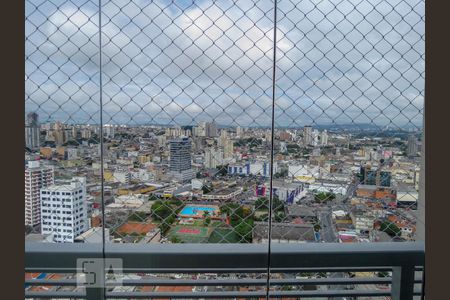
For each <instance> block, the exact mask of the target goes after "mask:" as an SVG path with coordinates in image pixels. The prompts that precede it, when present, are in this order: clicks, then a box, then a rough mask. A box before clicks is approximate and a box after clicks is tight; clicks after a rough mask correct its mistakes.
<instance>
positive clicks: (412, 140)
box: [406, 135, 418, 157]
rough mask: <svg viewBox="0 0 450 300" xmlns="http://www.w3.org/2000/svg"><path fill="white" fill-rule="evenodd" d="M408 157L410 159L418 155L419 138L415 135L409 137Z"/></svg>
mask: <svg viewBox="0 0 450 300" xmlns="http://www.w3.org/2000/svg"><path fill="white" fill-rule="evenodd" d="M406 151H407V153H406V154H407V155H408V156H409V157H413V156H416V155H417V151H418V147H417V138H416V137H415V136H414V135H410V136H408V144H407V149H406Z"/></svg>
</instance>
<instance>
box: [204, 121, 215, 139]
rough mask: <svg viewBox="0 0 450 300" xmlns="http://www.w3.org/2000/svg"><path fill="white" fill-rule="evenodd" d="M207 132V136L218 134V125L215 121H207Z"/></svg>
mask: <svg viewBox="0 0 450 300" xmlns="http://www.w3.org/2000/svg"><path fill="white" fill-rule="evenodd" d="M205 134H206V136H207V137H216V136H217V126H216V123H215V122H211V123H206V127H205Z"/></svg>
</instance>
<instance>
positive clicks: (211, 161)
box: [205, 148, 223, 169]
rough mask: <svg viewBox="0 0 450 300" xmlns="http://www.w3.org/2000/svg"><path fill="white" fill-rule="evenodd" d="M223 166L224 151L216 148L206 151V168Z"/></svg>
mask: <svg viewBox="0 0 450 300" xmlns="http://www.w3.org/2000/svg"><path fill="white" fill-rule="evenodd" d="M221 165H223V150H222V149H215V148H206V149H205V168H208V169H213V168H216V167H217V166H221Z"/></svg>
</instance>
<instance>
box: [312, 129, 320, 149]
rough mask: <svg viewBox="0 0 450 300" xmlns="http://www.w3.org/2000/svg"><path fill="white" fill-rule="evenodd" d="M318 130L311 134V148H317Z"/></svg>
mask: <svg viewBox="0 0 450 300" xmlns="http://www.w3.org/2000/svg"><path fill="white" fill-rule="evenodd" d="M319 136H320V134H319V130H317V129H314V130H313V132H312V145H313V146H318V145H319Z"/></svg>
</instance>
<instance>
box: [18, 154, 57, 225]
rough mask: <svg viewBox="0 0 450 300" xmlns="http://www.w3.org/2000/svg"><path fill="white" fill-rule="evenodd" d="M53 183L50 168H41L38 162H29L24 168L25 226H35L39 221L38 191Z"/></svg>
mask: <svg viewBox="0 0 450 300" xmlns="http://www.w3.org/2000/svg"><path fill="white" fill-rule="evenodd" d="M53 183H54V171H53V168H52V167H46V166H41V165H40V162H39V161H29V162H28V165H27V166H26V168H25V225H27V226H36V225H38V224H39V223H40V221H41V205H40V203H41V202H40V198H39V191H40V189H41V188H45V187H47V186H49V185H52V184H53Z"/></svg>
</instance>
